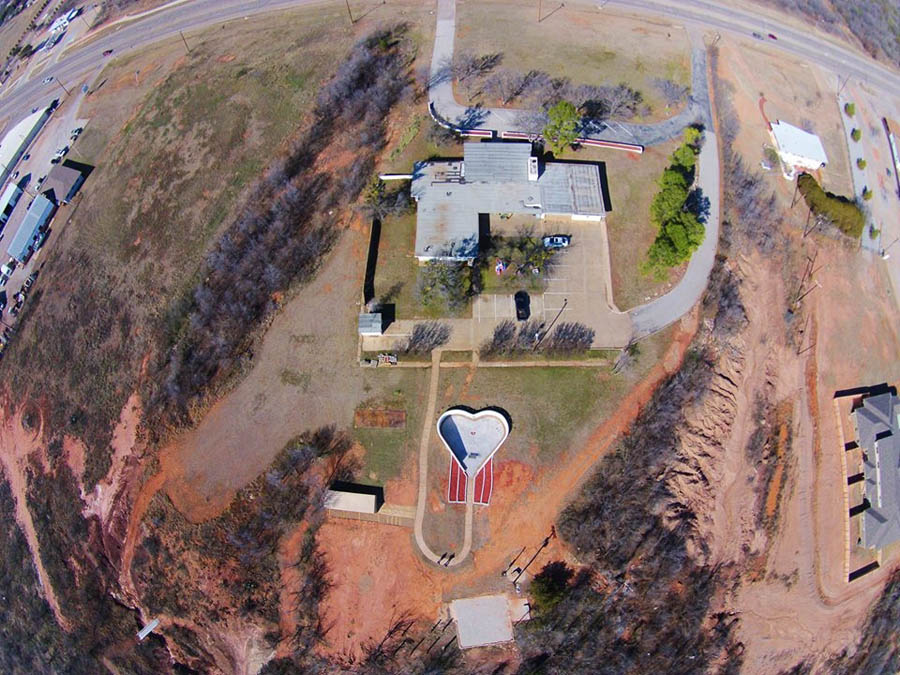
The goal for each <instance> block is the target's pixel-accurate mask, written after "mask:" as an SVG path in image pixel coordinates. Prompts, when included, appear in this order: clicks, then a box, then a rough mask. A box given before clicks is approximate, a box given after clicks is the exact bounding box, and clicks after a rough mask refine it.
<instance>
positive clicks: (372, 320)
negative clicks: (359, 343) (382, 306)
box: [357, 312, 382, 335]
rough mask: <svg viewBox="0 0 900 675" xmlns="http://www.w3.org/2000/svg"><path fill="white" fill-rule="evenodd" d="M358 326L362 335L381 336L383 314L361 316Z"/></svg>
mask: <svg viewBox="0 0 900 675" xmlns="http://www.w3.org/2000/svg"><path fill="white" fill-rule="evenodd" d="M357 325H358V327H359V334H360V335H381V332H382V331H381V325H382V324H381V312H376V313H362V314H360V315H359V322H358V324H357Z"/></svg>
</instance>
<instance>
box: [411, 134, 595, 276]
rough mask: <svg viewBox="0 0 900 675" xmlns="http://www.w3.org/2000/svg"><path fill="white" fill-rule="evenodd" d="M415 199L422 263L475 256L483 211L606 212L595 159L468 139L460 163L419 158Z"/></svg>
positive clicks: (584, 215) (577, 216) (585, 216)
mask: <svg viewBox="0 0 900 675" xmlns="http://www.w3.org/2000/svg"><path fill="white" fill-rule="evenodd" d="M412 196H413V197H414V198H415V200H416V202H417V217H416V247H415V248H416V250H415V253H416V257H417V258H418V259H419V261H420V262H425V261H428V260H446V261H464V262H471V261H472V260H474V258H475V257H476V256H477V255H478V242H479V215H480V214H492V213H493V214H530V215H533V216H535V217H536V218H544V217H547V216H565V217H569V218H572V219H573V220H602V219H603V218H604V217H605V215H606V210H605V207H604V203H603V192H602V187H601V183H600V170H599V168H598V167H597V165H596V164H575V163H571V164H570V163H564V162H546V163H542V162H540V161H539V160H538V158H537V157H532V155H531V144H530V143H466V144H464V146H463V159H462V160H459V159H452V160H440V161H433V162H419V163H417V164H416V166H415V170H414V172H413V180H412Z"/></svg>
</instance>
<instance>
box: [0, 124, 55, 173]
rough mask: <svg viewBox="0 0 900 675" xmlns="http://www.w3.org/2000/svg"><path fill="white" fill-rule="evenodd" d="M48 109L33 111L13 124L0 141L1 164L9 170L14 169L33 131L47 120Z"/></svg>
mask: <svg viewBox="0 0 900 675" xmlns="http://www.w3.org/2000/svg"><path fill="white" fill-rule="evenodd" d="M45 115H47V111H46V110H44V109H41V110H38V111H37V112H35V113H31V114H30V115H29V116H28V117H26V118H25V119H23V120H22V121H21V122H19V123H18V124H16V125H15V126H13V127H12V128H11V129H10V130H9V131H8V132H6V136H4V137H3V140H2V141H0V164H2V165H3V166H4V167H6V170H7V172H9V171H11V170H12V165H13V164H15V162H16V160H18V155H19V153H20V152H21V151H23V150H24V149H25V148H24V146H25V145H26V144H27V143H28V142H29V141H30V140H31V134H32V132H33V131H34V130H35V129H36V128H39V127H41V126H43V124H44V122H45V121H46V117H45Z"/></svg>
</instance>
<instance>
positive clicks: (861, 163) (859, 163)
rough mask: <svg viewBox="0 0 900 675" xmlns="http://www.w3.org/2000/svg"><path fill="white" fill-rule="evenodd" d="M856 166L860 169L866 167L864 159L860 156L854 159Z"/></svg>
mask: <svg viewBox="0 0 900 675" xmlns="http://www.w3.org/2000/svg"><path fill="white" fill-rule="evenodd" d="M856 166H858V167H859V168H860V169H865V168H866V160H864V159H863V158H862V157H860V158H859V159H857V160H856Z"/></svg>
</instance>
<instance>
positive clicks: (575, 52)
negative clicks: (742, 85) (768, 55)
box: [455, 0, 690, 119]
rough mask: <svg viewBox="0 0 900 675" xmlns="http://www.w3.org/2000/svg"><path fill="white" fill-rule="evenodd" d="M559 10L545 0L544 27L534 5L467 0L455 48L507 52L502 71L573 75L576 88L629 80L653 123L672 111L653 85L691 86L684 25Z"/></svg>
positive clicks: (587, 8) (588, 8)
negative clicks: (665, 80)
mask: <svg viewBox="0 0 900 675" xmlns="http://www.w3.org/2000/svg"><path fill="white" fill-rule="evenodd" d="M557 5H558V3H553V4H551V3H544V7H543V14H544V17H545V18H544V20H543V21H541V23H538V22H537V14H536V11H537V3H535V2H525V1H524V0H477V1H476V0H461V1H460V2H458V3H457V9H456V44H455V49H456V50H457V51H459V52H470V53H473V54H486V53H493V52H502V53H503V60H502V64H501V65H502V66H503V67H507V68H511V69H513V70H517V71H519V72H523V73H524V72H527V71H529V70H531V69H537V70H543V71H545V72H547V73H548V74H549V75H550V76H552V77H568V78H569V79H570V80H571V81H572V83H573V84H576V85H578V84H590V85H603V84H613V85H614V84H618V83H620V82H625V83H626V84H628V85H630V86H631V87H633V88H634V89H636V90H638V91H640V92H641V94H642V95H643V98H644V101H645V102H646V103H647V104H649V105H650V108H651V115H650V116H649V118H648V119H656V118H661V117H666V116H669V115H670V114H671V111H666V110H665V103H664V102H663V101H662V99H661V98H660V95H659V94H658V93H657V92H656V90H655V89H654V87H653V86H652V80H653V79H654V78H656V77H663V78H668V79H672V80H674V81H676V82H678V83H679V84H682V85H690V49H689V45H688V40H687V34H686V33H685V31H684V29H683V28H680V27H675V26H672V25H668V24H666V23H664V22H658V23H657V22H649V21H637V20H634V19H630V18H626V17H624V16H620V15H617V13H616V10H615V8H604V9H603V11H602V12H600V11H597V9H596V8H595V7H594V6H593V5H571V6H570V5H566V6H563V7H562V8H561V9H559V11H557V12H555V13H554V14H553V15H552V16H547V15H548V14H549V13H550V12H551V10H553V9H555V8H556V6H557ZM498 26H515V30H498ZM489 104H490V105H493V104H494V102H490V103H489Z"/></svg>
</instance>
